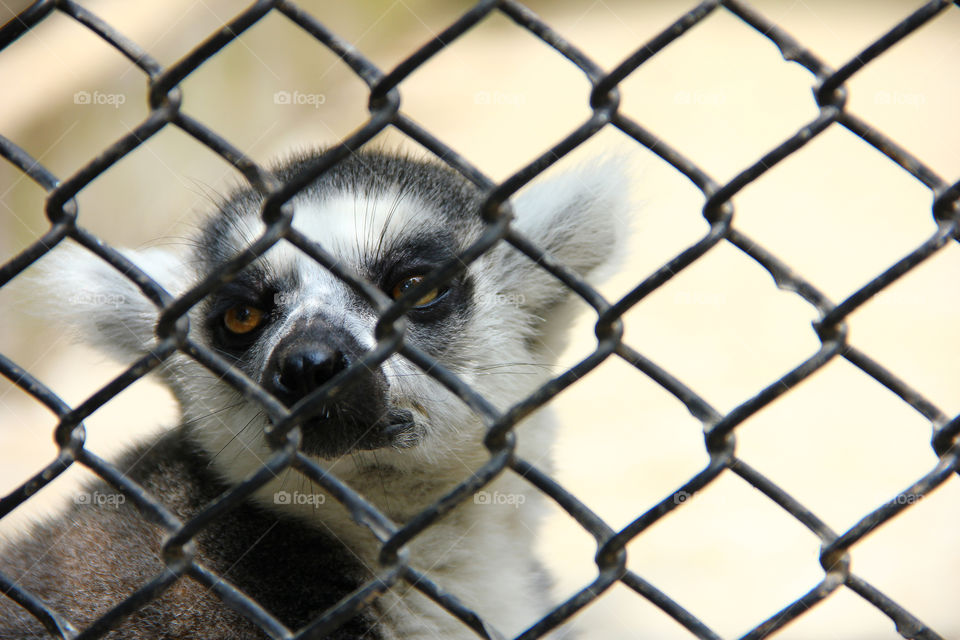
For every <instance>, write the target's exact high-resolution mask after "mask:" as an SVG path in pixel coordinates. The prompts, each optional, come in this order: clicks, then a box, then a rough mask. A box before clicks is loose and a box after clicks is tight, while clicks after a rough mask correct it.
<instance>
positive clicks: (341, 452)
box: [300, 407, 420, 459]
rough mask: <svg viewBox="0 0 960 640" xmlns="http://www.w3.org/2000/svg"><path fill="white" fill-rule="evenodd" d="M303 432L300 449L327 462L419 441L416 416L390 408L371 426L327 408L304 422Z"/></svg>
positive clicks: (407, 446) (343, 411) (339, 409)
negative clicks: (356, 453) (359, 452)
mask: <svg viewBox="0 0 960 640" xmlns="http://www.w3.org/2000/svg"><path fill="white" fill-rule="evenodd" d="M301 430H302V432H303V440H302V441H301V445H300V449H301V450H302V451H303V452H304V453H307V454H310V455H315V456H317V457H320V458H324V459H334V458H340V457H342V456H345V455H347V454H350V453H353V452H355V451H375V450H377V449H386V448H391V449H408V448H410V447H413V446H416V444H417V443H418V442H419V441H420V431H419V429H418V427H417V423H416V421H415V420H414V418H413V413H411V412H410V411H407V410H405V409H391V410H390V411H388V412H387V413H386V414H384V415H383V416H382V417H381V418H380V419H378V420H376V421H373V422H372V423H371V422H368V421H363V420H361V419H358V418H356V417H353V416H351V415H350V413H349V412H348V411H347V410H344V409H341V408H338V407H334V408H331V409H324V410H321V411H320V413H318V414H317V415H316V416H314V417H312V418H310V419H308V420H307V421H306V422H304V423H303V424H302V425H301Z"/></svg>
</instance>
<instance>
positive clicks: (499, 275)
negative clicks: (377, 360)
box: [45, 152, 629, 479]
mask: <svg viewBox="0 0 960 640" xmlns="http://www.w3.org/2000/svg"><path fill="white" fill-rule="evenodd" d="M306 159H307V158H299V159H294V160H292V161H290V162H288V163H286V164H284V165H283V166H281V167H279V168H278V169H277V170H276V174H277V175H278V176H279V177H280V178H281V179H284V178H288V177H290V176H292V175H294V174H296V173H297V171H298V169H300V168H301V167H302V165H303V163H304V161H305V160H306ZM483 197H484V194H483V193H481V191H480V190H479V189H478V188H476V187H475V186H473V185H472V184H471V183H469V182H468V181H467V180H466V179H464V178H463V177H461V176H460V175H459V174H457V173H455V172H454V171H452V170H450V169H447V168H445V167H443V166H440V165H438V164H434V163H428V162H422V161H417V160H412V159H408V158H402V157H397V156H393V155H386V154H381V153H369V152H366V153H358V154H355V155H353V156H351V157H350V158H349V159H347V160H345V161H344V162H342V163H340V164H337V165H336V166H335V167H333V168H332V169H330V170H329V171H328V172H326V173H325V174H323V175H322V176H321V177H320V178H319V179H317V180H316V181H315V182H313V183H312V184H311V185H310V186H309V187H307V188H306V189H304V190H303V191H301V192H300V193H299V194H298V195H296V196H295V197H294V198H293V200H292V201H291V204H292V207H293V211H294V219H293V226H294V228H295V229H297V230H298V231H300V232H302V233H303V234H305V235H306V236H308V237H310V238H311V239H313V240H315V241H317V242H318V243H320V245H321V246H322V247H323V248H324V249H325V250H326V251H328V252H329V253H330V254H332V255H333V256H335V258H336V259H337V260H338V261H340V262H341V263H342V264H344V265H345V266H348V267H349V268H351V269H352V270H353V271H355V272H357V273H359V274H361V275H362V276H364V277H365V278H367V279H368V280H369V281H370V282H372V283H374V284H375V285H377V286H378V287H379V288H380V289H381V290H382V291H383V292H384V293H386V295H387V296H391V297H393V298H398V297H399V296H401V295H402V294H403V293H404V292H406V291H408V290H409V289H411V288H412V287H414V286H415V285H416V284H417V283H418V282H420V280H421V279H422V278H423V276H425V275H426V274H427V273H429V272H430V271H431V270H433V269H434V268H435V267H437V266H438V265H440V264H442V263H444V262H446V261H449V260H450V259H452V258H454V256H456V255H457V254H458V253H459V252H460V251H461V250H462V249H464V248H466V247H467V246H468V245H469V244H470V243H472V242H473V241H474V240H476V239H477V238H478V237H479V236H480V234H481V233H482V231H483V229H484V228H485V223H484V222H483V221H482V220H481V217H480V215H479V209H480V205H481V203H482V201H483ZM628 202H629V199H628V194H627V186H626V180H625V178H624V174H623V172H622V169H620V168H619V167H618V165H617V164H615V163H613V162H604V163H599V164H597V165H595V166H593V167H592V168H587V169H583V170H580V171H578V172H575V173H571V174H566V175H562V176H559V177H557V178H553V179H551V180H547V181H538V182H536V183H534V185H532V186H531V187H530V188H528V189H527V190H526V191H525V192H523V193H522V194H521V195H520V196H519V197H518V198H516V199H515V201H514V209H515V214H516V219H515V220H514V221H513V222H512V224H513V226H514V227H515V228H517V229H518V230H519V231H520V232H522V233H523V234H524V235H525V236H527V237H528V238H530V239H531V240H532V241H533V242H534V243H536V244H537V245H539V246H540V247H542V248H544V249H546V250H547V251H548V252H549V253H550V254H552V255H553V256H555V257H556V258H558V259H559V260H560V261H561V262H563V263H564V264H565V265H567V266H568V267H570V268H571V269H573V270H574V271H576V272H578V273H580V274H583V275H589V274H592V273H594V272H595V271H596V270H597V269H598V268H599V267H601V266H603V265H604V264H606V263H608V262H609V261H610V258H611V256H612V255H614V254H616V253H617V252H618V251H617V248H618V246H619V245H620V244H621V240H622V238H623V236H624V234H623V227H624V224H625V222H624V221H625V219H626V216H627V212H628ZM260 204H261V199H260V196H259V195H257V194H256V192H254V191H249V190H242V191H239V192H237V193H235V194H234V195H233V196H231V197H230V198H228V199H226V200H225V201H224V202H223V203H222V204H221V205H220V206H219V210H218V211H217V212H216V213H215V214H214V215H212V216H210V217H209V218H208V219H207V220H206V222H205V223H204V224H203V225H202V226H201V228H200V230H199V233H198V234H196V235H195V236H194V238H193V239H192V240H193V241H192V243H191V244H192V249H191V251H190V252H189V254H188V255H183V256H180V255H176V254H174V253H172V252H170V251H168V250H167V249H165V248H153V249H147V250H140V251H127V252H125V253H126V255H127V256H128V257H129V258H130V259H131V260H132V261H133V262H134V263H135V264H137V265H138V266H140V267H141V268H142V269H143V270H144V271H145V272H146V273H148V274H149V275H151V276H152V277H153V278H155V279H156V280H157V281H158V282H160V283H161V284H162V285H163V286H164V287H165V288H167V290H168V291H170V293H172V294H174V295H177V294H179V293H182V292H183V291H186V290H187V288H188V287H189V286H190V285H192V284H193V283H195V282H197V281H198V280H199V279H201V278H202V277H203V276H204V275H205V274H206V273H209V272H210V271H212V270H213V269H215V268H216V267H217V266H218V265H220V264H222V263H223V262H224V261H226V260H228V259H230V258H231V257H233V256H235V255H237V254H238V253H239V252H241V251H242V250H243V249H244V248H246V247H247V246H249V244H250V243H251V242H252V241H253V240H254V239H255V238H257V237H258V236H259V235H260V234H261V232H262V231H263V229H264V225H263V223H262V222H261V220H260V210H259V209H260ZM45 262H47V263H48V264H49V267H48V282H49V283H50V285H51V286H56V287H62V288H63V289H64V291H63V294H64V295H63V296H62V297H61V299H63V298H70V299H72V300H79V301H80V302H81V304H77V305H72V306H71V307H70V309H69V310H68V313H69V315H70V318H68V320H69V321H70V322H71V323H73V324H76V325H79V326H80V327H81V329H82V330H83V333H84V334H85V336H84V337H85V338H86V339H87V340H89V341H91V342H93V343H94V344H95V345H98V346H100V347H102V348H104V349H106V350H108V351H110V352H111V353H112V354H113V355H115V356H117V357H119V358H120V359H121V360H122V361H125V362H130V361H132V359H133V358H134V357H136V356H139V355H141V354H143V353H145V352H146V351H147V350H149V349H150V347H151V345H152V344H153V343H154V341H155V336H154V328H155V324H156V321H157V315H158V314H157V310H156V308H155V307H154V306H153V305H152V304H151V303H150V302H149V301H148V300H147V299H146V298H145V297H144V296H143V295H142V294H141V293H140V292H139V290H137V289H136V288H135V287H134V286H133V285H132V283H131V282H130V281H129V280H127V279H126V278H124V277H123V276H122V275H121V274H120V273H118V272H117V271H115V270H114V269H113V268H112V267H110V266H109V265H107V264H106V263H105V262H103V261H102V260H100V259H99V258H97V257H95V256H94V255H93V254H91V253H89V252H87V251H85V250H83V249H80V248H78V247H75V246H74V247H68V248H63V249H57V250H56V251H54V252H53V253H52V254H51V256H50V258H46V259H45ZM50 272H52V273H50ZM78 291H80V292H84V293H85V294H88V295H76V293H77V292H78ZM570 296H571V292H570V291H569V289H567V287H566V286H565V285H563V284H562V283H561V282H560V281H559V280H557V279H556V278H555V277H554V276H552V275H550V274H549V273H548V272H547V271H545V270H543V269H542V268H540V267H539V266H537V265H536V264H535V263H534V262H533V261H532V260H530V259H529V258H528V257H526V256H525V255H523V254H522V253H520V252H519V251H517V250H515V249H514V248H513V247H511V246H508V245H507V244H506V243H504V242H501V243H499V244H497V245H496V246H495V247H494V248H493V249H492V250H490V251H488V252H487V253H486V254H484V255H483V256H482V257H480V258H479V259H477V260H476V261H475V262H473V263H471V264H470V265H469V266H468V267H467V268H466V269H465V270H464V271H463V273H461V275H460V276H459V277H457V278H456V279H455V280H453V281H452V282H450V283H449V284H447V285H444V286H442V287H440V288H438V289H436V290H435V291H431V292H430V293H428V294H426V295H424V296H423V297H422V299H420V300H418V301H417V302H416V306H415V307H414V308H413V309H411V310H410V311H409V312H408V313H407V314H406V317H407V331H406V334H405V340H406V342H407V343H409V344H412V345H415V346H416V347H418V348H419V349H420V350H422V351H424V352H426V353H427V354H429V355H430V356H431V357H432V358H434V359H436V360H437V362H439V363H441V364H442V365H443V366H444V367H446V368H447V369H448V370H450V371H451V372H453V373H454V374H456V375H457V376H459V377H460V378H461V379H462V380H463V381H464V382H466V383H467V384H469V385H470V386H471V387H472V388H473V389H475V390H476V391H477V392H479V393H480V394H481V395H483V396H484V397H485V398H486V399H487V400H488V401H490V402H491V403H493V404H494V405H496V406H498V407H500V408H506V407H508V406H510V405H511V404H512V403H514V402H517V401H519V400H520V399H522V398H523V397H524V396H525V395H527V394H528V393H530V392H531V391H532V390H533V389H535V388H536V387H537V386H538V385H539V384H541V383H542V382H543V381H544V380H545V379H546V378H547V377H548V376H549V375H550V371H549V369H548V368H547V365H548V364H549V363H550V362H551V361H553V360H554V357H555V354H556V352H557V351H558V350H559V349H560V348H562V346H563V336H564V334H565V329H566V326H565V325H566V323H567V319H568V315H569V314H567V313H564V310H565V308H566V306H567V303H568V301H569V298H570ZM103 300H110V301H113V302H117V301H119V304H116V305H113V304H111V305H104V304H98V303H97V301H101V302H102V301H103ZM377 319H378V317H377V314H376V313H375V312H374V310H373V309H372V308H371V306H370V304H369V303H368V302H367V301H365V300H364V299H363V298H362V297H361V296H360V295H359V294H358V293H356V292H355V291H354V290H353V289H351V288H350V287H349V286H348V285H347V284H345V283H344V282H342V281H341V280H339V279H338V278H337V277H335V276H334V275H332V274H331V273H330V272H329V271H327V270H326V269H325V268H323V267H322V266H320V265H319V264H317V262H315V261H314V260H313V259H312V258H311V257H309V256H307V255H305V254H304V253H302V252H301V251H300V250H299V249H297V248H295V247H294V246H293V245H292V244H290V243H288V242H286V241H281V242H280V243H278V244H277V245H275V246H274V247H272V248H271V249H270V250H269V251H268V252H267V253H266V254H264V255H263V256H262V257H260V258H259V259H258V260H256V261H255V262H254V263H252V264H251V265H250V266H249V267H248V268H247V269H245V270H244V271H243V272H241V273H240V274H239V275H238V276H237V277H235V278H234V279H233V280H232V281H230V282H229V283H227V284H225V285H224V286H223V287H221V288H220V289H218V290H217V291H215V292H214V293H212V294H210V295H209V296H208V297H207V298H206V299H204V300H203V301H202V302H201V303H199V304H197V305H195V306H194V308H193V309H191V311H190V327H191V328H190V335H191V337H192V338H193V339H194V340H196V341H198V342H200V343H202V344H204V345H206V346H207V347H209V348H211V349H213V350H214V351H216V352H217V353H218V354H220V355H221V356H223V357H224V358H226V359H227V360H228V361H230V362H231V363H232V364H233V365H234V366H236V367H239V368H240V369H241V370H243V372H244V373H245V374H246V375H247V376H249V377H250V378H251V379H253V380H254V381H256V382H258V383H259V384H260V385H262V386H263V387H264V388H266V389H267V390H268V391H269V392H270V393H271V394H273V395H274V396H276V397H277V398H278V399H279V400H281V401H282V402H284V403H285V404H287V405H289V406H292V405H294V404H295V403H296V402H298V401H299V400H301V399H302V398H304V397H305V396H306V395H308V394H309V393H310V392H311V391H313V390H315V389H317V388H318V387H320V386H321V385H323V384H324V383H325V382H327V381H329V380H330V379H332V378H333V377H334V376H336V375H337V374H338V373H339V372H341V371H343V370H345V369H346V368H348V367H350V366H351V365H352V364H354V363H355V362H357V360H358V359H359V358H360V357H361V356H362V355H363V354H364V353H365V352H367V351H369V350H370V349H371V348H373V347H374V345H375V344H376V341H375V338H374V327H375V325H376V322H377ZM160 375H161V376H162V378H163V379H164V381H165V382H166V384H167V385H169V387H170V388H171V389H172V390H173V392H174V394H175V395H176V397H177V398H178V400H179V401H180V403H181V405H182V409H183V413H184V420H185V421H186V422H188V423H190V424H191V425H193V426H192V431H193V433H194V434H195V435H196V437H197V439H198V440H199V441H200V442H201V443H202V445H203V446H204V447H205V448H206V449H207V450H208V451H209V452H210V453H211V455H212V456H214V459H215V462H216V463H217V465H218V467H219V468H220V469H221V471H223V472H224V473H225V474H226V475H227V476H231V477H232V479H239V478H240V477H242V476H243V475H245V474H246V473H247V472H248V471H249V470H250V468H251V466H255V465H257V464H258V463H259V461H260V460H265V459H266V457H267V456H268V455H269V447H268V445H267V444H266V442H265V439H264V436H263V428H264V426H266V424H267V421H268V419H267V417H266V414H265V412H264V411H263V409H262V407H260V406H259V405H258V404H257V403H256V402H254V401H249V400H245V399H244V398H243V397H242V396H241V395H240V394H239V393H238V392H237V391H235V390H234V389H233V388H232V387H231V386H229V385H228V384H227V383H225V382H223V381H222V380H220V379H219V376H217V375H216V374H214V373H213V372H211V371H209V370H208V369H206V368H204V367H203V366H202V365H200V364H198V363H197V362H195V361H194V360H192V359H191V358H189V357H187V356H186V355H183V354H177V355H176V356H174V357H172V358H170V359H169V360H168V361H167V362H166V363H165V365H164V366H163V367H162V368H161V369H160ZM301 432H302V449H303V451H304V452H305V453H308V454H312V455H315V456H316V457H317V458H318V459H319V460H321V462H322V463H323V464H327V465H328V466H333V467H335V468H336V471H337V473H343V474H345V475H348V476H349V475H350V474H351V472H354V471H357V470H359V469H360V468H362V467H363V466H364V465H369V464H370V459H369V458H371V457H374V458H375V460H376V464H377V465H378V466H381V467H389V468H391V469H396V470H400V471H404V470H414V469H423V468H425V467H427V468H429V466H430V465H431V464H433V465H441V466H442V465H448V466H450V465H452V466H453V467H456V468H457V469H459V470H460V471H466V470H465V469H464V465H467V466H469V465H471V464H475V463H480V462H482V461H483V460H485V459H486V455H487V454H486V450H485V449H484V447H483V446H482V437H483V428H482V424H481V421H480V420H479V418H478V417H477V416H476V415H474V414H473V413H472V411H471V410H470V409H468V408H467V407H466V406H465V405H464V404H463V403H462V402H461V401H460V400H459V399H457V398H456V397H455V396H454V395H453V394H452V393H450V392H449V391H448V390H447V389H446V388H445V387H443V386H442V385H441V384H440V383H439V382H437V381H435V380H434V379H433V378H431V377H430V376H429V375H427V374H426V373H425V372H424V371H421V370H420V369H419V368H418V367H417V366H415V365H413V364H412V363H410V362H409V361H407V360H406V359H405V358H404V357H403V356H402V355H397V354H395V355H393V356H391V357H390V358H389V359H388V360H386V361H385V362H384V363H383V364H382V365H381V366H379V367H377V368H375V369H372V370H365V371H364V372H363V375H362V376H361V377H360V378H359V379H358V380H357V381H356V382H355V383H354V384H351V385H348V386H346V387H345V388H343V389H340V390H339V392H338V393H337V394H336V395H335V397H333V398H332V399H331V400H330V402H329V403H328V404H327V405H326V406H323V407H320V408H319V409H318V411H317V412H316V413H315V415H313V417H311V418H309V419H308V420H306V421H305V422H304V423H302V424H301ZM366 452H374V453H373V455H372V456H370V455H367V453H366Z"/></svg>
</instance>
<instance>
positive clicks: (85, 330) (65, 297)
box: [34, 241, 184, 362]
mask: <svg viewBox="0 0 960 640" xmlns="http://www.w3.org/2000/svg"><path fill="white" fill-rule="evenodd" d="M120 252H121V253H122V254H123V255H124V256H125V257H126V258H127V259H129V260H130V261H131V262H133V263H134V264H135V265H137V266H138V267H140V269H141V270H143V271H144V272H145V273H146V274H147V275H149V276H150V277H151V278H153V279H154V280H156V281H157V282H158V283H159V284H160V285H161V286H162V287H163V288H164V289H166V290H167V291H168V292H170V293H171V294H174V295H176V293H177V292H178V291H180V290H181V288H182V287H183V282H182V280H183V276H182V275H181V274H182V273H183V271H184V269H183V263H182V262H181V260H179V259H178V258H177V257H176V256H175V255H174V254H172V253H171V252H169V251H167V250H166V249H159V248H151V249H143V250H129V249H121V251H120ZM37 266H38V268H39V274H38V275H37V277H36V278H35V280H34V286H35V287H36V288H37V289H39V290H41V291H42V292H43V296H44V300H45V303H44V304H43V306H44V309H43V312H44V313H45V314H46V315H47V317H50V318H53V319H55V320H56V321H57V322H58V323H59V324H62V325H63V326H64V327H66V328H67V329H68V330H71V331H74V332H75V333H76V334H77V335H78V337H79V339H80V340H82V341H83V342H86V343H88V344H90V345H92V346H94V347H96V348H99V349H101V350H103V351H104V352H106V353H107V354H109V355H111V356H113V357H114V358H117V359H118V360H121V361H123V362H129V361H130V360H132V359H133V358H136V357H139V356H141V355H143V354H144V353H146V352H147V351H149V350H150V347H151V346H152V345H153V343H154V327H155V326H156V322H157V317H158V309H157V307H156V306H155V305H154V304H153V303H152V302H151V301H150V300H149V299H148V298H147V297H146V296H144V295H143V293H142V292H141V291H140V289H139V288H138V287H137V286H136V285H135V284H134V283H133V282H132V281H131V280H129V279H127V278H126V277H124V276H123V275H122V274H121V273H120V272H119V271H117V270H116V269H114V268H113V267H112V266H110V265H109V264H108V263H107V262H105V261H104V260H102V259H101V258H99V257H98V256H96V255H95V254H93V253H91V252H90V251H88V250H86V249H85V248H83V247H81V246H79V245H76V244H73V243H68V242H67V241H64V242H63V243H61V245H60V246H58V247H57V248H56V249H54V250H53V251H51V252H50V253H49V254H47V255H46V256H44V257H43V258H42V259H41V261H40V262H39V263H38V264H37Z"/></svg>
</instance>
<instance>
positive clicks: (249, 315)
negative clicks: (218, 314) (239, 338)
mask: <svg viewBox="0 0 960 640" xmlns="http://www.w3.org/2000/svg"><path fill="white" fill-rule="evenodd" d="M262 322H263V310H262V309H258V308H256V307H251V306H250V305H248V304H238V305H236V306H234V307H230V308H229V309H227V312H226V313H225V314H223V326H225V327H226V328H227V330H228V331H230V332H231V333H234V334H237V335H243V334H245V333H250V332H251V331H253V330H254V329H256V328H257V327H259V326H260V324H261V323H262Z"/></svg>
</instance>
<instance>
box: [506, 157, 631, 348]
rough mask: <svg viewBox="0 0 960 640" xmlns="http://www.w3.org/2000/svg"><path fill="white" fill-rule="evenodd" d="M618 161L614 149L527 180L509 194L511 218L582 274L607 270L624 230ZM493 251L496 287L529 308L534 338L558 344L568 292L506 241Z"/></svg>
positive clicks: (622, 164)
mask: <svg viewBox="0 0 960 640" xmlns="http://www.w3.org/2000/svg"><path fill="white" fill-rule="evenodd" d="M626 164H627V163H626V160H625V159H624V158H617V157H613V158H608V159H603V160H597V161H594V162H593V163H591V164H590V165H584V166H581V167H579V168H578V169H576V170H573V171H570V172H567V173H563V174H560V175H558V176H556V177H551V178H549V179H546V180H543V181H538V182H535V183H534V184H532V185H531V186H530V187H529V188H528V189H526V190H525V191H523V192H522V193H521V194H520V195H519V196H518V197H517V199H516V201H515V204H514V210H515V214H516V219H515V221H514V222H513V226H514V227H515V228H516V229H517V230H518V231H520V232H521V233H523V235H525V236H526V237H527V238H529V239H530V240H531V241H532V242H534V243H535V244H536V245H537V246H539V247H541V248H543V249H545V250H546V251H547V252H548V253H549V254H550V255H552V256H553V257H555V258H557V259H558V260H559V261H560V262H562V263H563V264H564V265H566V266H567V267H569V268H570V269H572V270H573V271H575V272H576V273H578V274H579V275H581V276H583V277H585V278H587V279H588V280H589V281H592V282H595V281H597V280H598V279H600V278H602V277H604V276H605V275H608V274H609V272H610V271H612V270H613V268H614V267H616V266H617V264H618V263H619V262H620V261H621V259H622V258H623V256H624V255H625V253H626V244H627V240H628V237H629V235H630V233H629V227H630V224H629V222H630V220H629V219H630V213H631V210H632V208H633V206H632V203H631V195H630V179H629V172H628V167H627V166H626ZM501 247H503V245H501ZM498 248H500V247H498ZM491 257H493V256H491ZM496 259H497V260H499V261H501V266H499V267H498V268H497V269H496V271H497V272H498V273H502V275H503V280H502V284H501V285H500V286H499V287H498V289H499V291H498V294H502V295H506V296H507V297H506V298H504V299H505V300H510V301H516V302H517V303H519V304H520V305H521V307H522V308H523V310H524V311H525V312H526V313H527V314H529V317H530V318H532V321H533V322H534V325H533V326H532V327H531V330H532V331H533V334H534V335H532V336H531V338H532V339H533V341H534V342H535V343H542V344H544V345H545V346H548V347H550V348H551V349H559V348H562V346H563V344H562V341H563V338H564V334H565V329H566V328H567V326H569V324H570V320H571V313H572V311H573V310H572V309H570V307H571V306H572V305H566V304H564V303H565V302H567V301H568V300H569V299H570V297H571V296H572V295H575V294H573V292H572V291H571V290H570V289H569V288H568V287H567V286H566V285H564V284H563V283H562V282H561V281H560V280H558V279H557V278H555V277H554V276H553V275H551V274H550V273H549V272H547V271H546V270H544V269H543V268H541V267H540V266H538V265H537V264H535V263H534V262H533V261H532V260H531V259H530V258H528V257H526V256H525V255H523V254H521V253H520V252H519V251H516V250H515V249H513V248H512V247H504V248H503V250H502V252H498V255H496Z"/></svg>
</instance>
